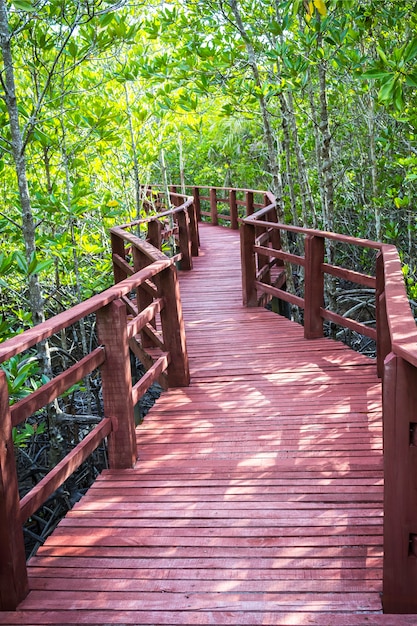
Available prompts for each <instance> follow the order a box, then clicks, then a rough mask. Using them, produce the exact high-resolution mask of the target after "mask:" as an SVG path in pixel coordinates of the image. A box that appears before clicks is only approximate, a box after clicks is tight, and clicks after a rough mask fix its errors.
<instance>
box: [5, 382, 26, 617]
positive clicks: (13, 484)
mask: <svg viewBox="0 0 417 626" xmlns="http://www.w3.org/2000/svg"><path fill="white" fill-rule="evenodd" d="M0 415H1V419H0V611H2V610H10V609H14V608H16V606H17V605H18V603H19V602H20V601H21V600H22V599H23V598H24V597H25V596H26V594H27V592H28V579H27V572H26V563H25V560H26V559H25V547H24V542H23V532H22V528H21V526H20V525H19V524H17V523H16V520H18V519H19V488H18V483H17V473H16V464H15V458H14V450H13V441H12V423H11V422H12V420H11V415H10V409H9V394H8V391H7V380H6V375H5V373H4V372H3V371H0ZM0 615H1V613H0Z"/></svg>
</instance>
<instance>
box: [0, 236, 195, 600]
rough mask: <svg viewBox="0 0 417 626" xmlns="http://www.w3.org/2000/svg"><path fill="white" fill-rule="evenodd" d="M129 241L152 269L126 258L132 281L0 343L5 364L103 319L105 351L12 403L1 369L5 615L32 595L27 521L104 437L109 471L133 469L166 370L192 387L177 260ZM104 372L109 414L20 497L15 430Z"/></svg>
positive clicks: (0, 594)
mask: <svg viewBox="0 0 417 626" xmlns="http://www.w3.org/2000/svg"><path fill="white" fill-rule="evenodd" d="M123 237H124V240H126V241H128V242H129V244H130V246H131V249H132V250H133V257H134V259H136V258H139V257H140V258H141V259H142V258H143V257H146V264H144V263H142V261H141V265H142V266H141V267H137V264H136V265H135V263H133V267H132V266H130V265H129V264H128V262H127V261H126V260H124V261H123V263H124V265H123V271H124V273H125V276H124V277H123V279H122V280H118V282H117V283H116V284H115V285H114V286H113V287H110V288H109V289H107V290H106V291H104V292H103V293H100V294H98V295H95V296H93V297H92V298H90V299H89V300H86V301H85V302H82V303H80V304H79V305H77V306H75V307H73V308H71V309H69V310H68V311H64V312H63V313H60V314H59V315H57V316H55V317H53V318H51V319H49V320H47V321H46V322H44V323H42V324H39V325H38V326H35V327H33V328H31V329H29V330H27V331H25V332H24V333H22V334H21V335H17V336H16V337H14V338H12V339H9V340H8V341H6V342H4V343H3V344H1V345H0V363H4V362H7V360H8V359H10V358H12V357H13V356H15V355H18V354H21V353H23V352H25V351H27V350H29V349H30V348H32V347H33V346H35V345H36V344H38V343H39V342H41V341H45V340H47V339H49V338H50V337H52V336H53V335H55V334H56V333H58V332H60V331H62V330H63V329H66V328H68V327H70V326H72V325H73V324H74V323H76V322H78V321H80V320H82V319H83V318H85V317H86V316H89V315H91V314H95V317H96V331H97V336H98V342H99V345H98V347H97V348H95V349H92V351H91V352H90V354H88V355H86V356H84V357H83V358H82V359H81V360H80V361H79V362H78V363H76V364H74V365H73V366H71V367H69V368H68V369H66V370H65V371H64V372H61V373H59V374H58V375H56V376H55V377H54V378H53V379H52V380H50V381H49V382H47V383H46V384H44V385H42V386H41V387H40V388H38V389H36V390H34V391H32V393H30V395H28V396H27V397H25V398H23V399H21V400H19V401H18V402H17V403H16V404H13V405H12V406H9V404H10V403H9V395H8V384H7V378H6V374H5V372H4V371H0V402H1V413H0V563H1V567H0V608H1V609H3V610H6V609H13V608H15V607H16V606H17V604H18V603H19V602H20V601H21V600H22V599H23V598H24V597H25V595H26V594H27V590H28V581H27V570H26V563H25V548H24V540H23V533H22V528H21V524H22V523H24V522H25V520H26V519H27V518H29V517H30V516H32V515H33V514H34V513H35V511H37V509H38V508H39V507H40V506H42V504H43V503H44V502H45V501H46V500H47V498H48V497H49V496H51V495H52V494H53V493H54V492H55V491H56V489H58V487H59V486H60V485H62V484H63V483H64V481H65V480H67V478H68V477H69V476H71V474H73V473H74V471H76V470H77V469H78V468H79V467H80V465H81V464H82V463H83V462H84V461H85V460H86V459H87V457H88V456H89V455H90V454H91V453H92V452H93V451H94V450H96V449H97V447H98V446H100V445H101V443H102V442H103V440H104V439H105V438H107V448H108V462H109V466H110V467H111V468H114V469H117V468H128V467H132V466H133V465H134V463H135V462H136V454H137V452H136V435H135V420H134V406H135V404H136V403H137V402H138V401H139V399H140V398H141V397H142V395H143V394H144V393H145V391H147V389H148V388H149V387H150V386H151V385H152V384H153V383H154V382H155V381H156V380H158V379H159V378H160V376H161V375H162V374H163V373H164V372H166V376H167V379H168V384H169V385H171V386H186V385H188V383H189V369H188V358H187V351H186V345H185V333H184V326H183V320H182V311H181V303H180V299H179V291H178V281H177V273H176V269H175V262H174V260H173V259H170V258H168V257H167V256H165V255H164V254H163V253H162V252H161V251H160V250H158V249H157V248H155V247H154V246H152V245H151V244H150V243H148V242H146V241H142V240H141V239H140V238H139V237H136V236H135V235H133V234H131V233H123ZM119 278H120V277H119ZM148 285H149V286H152V291H151V293H150V295H149V292H147V293H148V296H149V297H148V298H147V300H146V302H144V301H143V300H141V298H140V297H138V294H140V293H141V291H142V288H144V287H145V286H146V287H147V286H148ZM133 293H136V296H137V297H136V299H132V294H133ZM128 312H129V314H128ZM157 315H159V333H158V338H159V346H160V348H161V354H160V355H159V358H157V359H156V361H155V362H154V363H153V364H152V365H150V367H149V368H148V371H147V372H146V374H145V375H144V376H143V377H142V378H141V379H140V380H139V381H137V382H136V383H135V384H133V382H132V375H131V370H130V358H129V350H132V352H133V353H134V354H135V350H134V346H135V345H136V343H137V336H138V335H139V334H140V333H142V332H143V331H144V329H145V328H146V326H147V325H148V323H149V321H150V320H155V319H156V317H157ZM132 348H133V349H132ZM97 368H99V369H100V373H101V382H102V391H103V404H104V417H103V418H102V419H101V420H100V421H99V423H98V424H97V425H96V426H95V427H93V429H92V430H91V431H90V432H89V434H88V435H86V436H85V437H84V439H83V440H82V441H81V442H79V443H78V444H77V445H76V446H75V447H74V448H73V449H72V450H71V452H70V453H69V454H67V455H66V456H65V457H64V458H63V459H62V460H61V461H60V462H59V463H58V464H57V465H56V466H55V467H54V468H53V469H51V471H49V472H48V473H47V474H46V475H45V476H44V478H43V479H42V480H40V482H39V483H38V484H37V485H36V486H35V487H34V488H33V489H31V490H30V491H29V492H28V493H27V494H26V495H25V496H24V497H23V498H22V499H20V497H19V488H18V479H17V472H16V462H15V458H14V448H13V437H12V429H13V428H14V427H15V426H18V425H19V424H20V423H21V422H23V421H24V420H26V419H27V418H28V417H30V416H32V415H33V414H34V412H35V411H38V410H39V409H41V408H43V407H45V406H46V405H49V404H50V403H52V402H53V401H54V400H56V399H57V398H58V397H59V396H61V395H62V394H63V393H65V392H66V391H67V390H68V389H69V388H70V387H72V386H73V385H74V384H76V383H77V382H79V381H80V380H82V379H83V378H84V377H85V376H87V375H88V374H89V373H91V372H92V371H94V370H96V369H97Z"/></svg>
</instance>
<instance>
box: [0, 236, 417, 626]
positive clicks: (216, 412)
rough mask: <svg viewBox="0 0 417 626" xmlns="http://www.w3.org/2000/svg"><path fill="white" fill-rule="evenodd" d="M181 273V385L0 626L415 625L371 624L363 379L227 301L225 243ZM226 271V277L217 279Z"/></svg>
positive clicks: (235, 264)
mask: <svg viewBox="0 0 417 626" xmlns="http://www.w3.org/2000/svg"><path fill="white" fill-rule="evenodd" d="M201 238H202V248H201V255H200V257H199V258H197V259H195V260H194V266H195V269H194V270H193V271H192V272H189V273H182V274H181V295H182V299H183V308H184V316H185V321H186V332H187V345H188V351H189V357H190V366H191V376H192V383H191V386H190V387H188V388H182V389H173V390H170V391H168V392H166V393H165V394H163V396H162V397H161V398H160V399H159V400H158V402H157V404H156V405H155V406H154V408H153V409H152V410H151V412H150V413H149V414H148V416H147V417H146V419H145V422H144V425H143V426H142V427H141V428H140V429H139V430H138V435H137V439H138V449H139V460H138V463H137V466H136V468H135V469H133V470H125V471H117V472H116V471H106V472H103V474H102V476H100V478H99V479H98V480H97V481H96V483H95V484H94V485H93V486H92V488H91V489H90V490H89V492H88V493H87V494H86V495H85V496H84V497H83V498H82V500H81V501H80V502H79V503H78V504H77V505H76V506H75V507H74V509H73V510H72V511H71V512H70V513H69V514H68V515H67V517H66V518H65V519H64V520H63V521H62V522H61V523H60V525H59V527H58V528H57V529H56V531H55V532H54V534H53V535H52V536H51V537H50V538H49V539H48V540H47V542H46V543H45V545H44V546H43V547H42V548H40V550H39V551H38V554H37V556H35V557H34V558H33V559H32V560H31V562H30V567H29V576H30V587H31V592H30V594H29V596H28V597H27V598H26V599H25V600H24V602H23V603H22V604H21V605H20V610H19V611H18V612H16V613H3V614H1V613H0V624H5V623H8V624H18V623H19V624H81V623H88V624H137V625H139V624H143V625H145V624H146V625H151V624H152V625H157V624H225V625H226V624H227V625H229V626H231V625H238V624H272V625H275V626H279V625H280V624H282V625H299V624H300V625H304V624H310V625H311V624H313V625H324V624H326V625H329V626H331V625H338V626H346V625H349V626H350V625H351V626H354V625H359V624H368V625H372V624H387V625H388V624H392V625H394V624H398V625H399V624H416V623H417V616H384V615H382V614H381V600H380V592H381V585H382V583H381V578H382V495H383V494H382V489H383V487H382V437H381V435H382V433H381V401H380V400H381V399H380V394H381V388H380V383H379V381H378V379H377V377H376V371H375V365H374V363H373V362H372V361H371V360H369V359H368V358H366V357H364V356H361V355H359V354H356V353H354V352H352V351H351V350H349V349H348V348H347V347H345V346H343V345H342V344H340V343H335V342H333V341H331V340H326V339H322V340H313V341H309V342H307V341H305V340H304V339H303V333H302V328H301V327H300V326H298V325H296V324H295V323H292V322H290V321H288V320H287V319H284V318H281V317H279V316H277V315H275V314H274V313H271V312H269V311H267V310H265V309H245V308H244V307H243V306H242V304H241V282H240V270H239V266H240V260H239V238H238V233H236V232H234V231H230V230H226V229H221V228H214V227H210V226H204V225H203V226H202V227H201ZM230 268H231V269H230Z"/></svg>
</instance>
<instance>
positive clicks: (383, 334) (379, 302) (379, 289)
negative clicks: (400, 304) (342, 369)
mask: <svg viewBox="0 0 417 626" xmlns="http://www.w3.org/2000/svg"><path fill="white" fill-rule="evenodd" d="M375 305H376V334H377V341H376V363H377V371H378V376H379V378H382V376H383V374H384V361H385V357H386V356H387V355H388V354H389V353H390V352H391V337H390V332H389V328H388V318H387V307H386V300H385V279H384V260H383V257H382V253H381V252H378V254H377V257H376V291H375Z"/></svg>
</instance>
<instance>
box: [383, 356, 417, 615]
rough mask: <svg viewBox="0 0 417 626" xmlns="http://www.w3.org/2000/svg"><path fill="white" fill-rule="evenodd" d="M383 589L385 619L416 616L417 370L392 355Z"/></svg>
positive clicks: (387, 381)
mask: <svg viewBox="0 0 417 626" xmlns="http://www.w3.org/2000/svg"><path fill="white" fill-rule="evenodd" d="M383 390H384V467H385V497H384V512H385V522H384V545H385V554H384V589H383V606H384V610H385V611H386V612H387V613H417V594H416V586H417V555H416V554H415V551H413V545H412V544H413V537H415V536H416V535H417V502H416V494H417V447H416V441H415V437H414V434H413V431H414V432H415V430H416V426H417V418H416V405H417V370H416V368H414V367H413V366H412V365H410V364H409V363H407V362H406V361H404V360H403V359H401V358H400V357H397V356H395V355H394V354H393V353H390V355H388V357H387V358H386V360H385V371H384V384H383Z"/></svg>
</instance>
